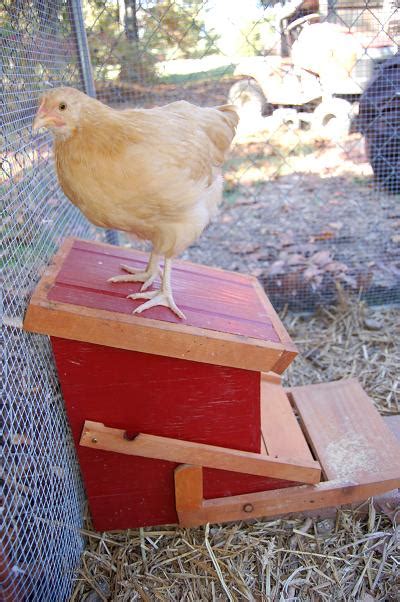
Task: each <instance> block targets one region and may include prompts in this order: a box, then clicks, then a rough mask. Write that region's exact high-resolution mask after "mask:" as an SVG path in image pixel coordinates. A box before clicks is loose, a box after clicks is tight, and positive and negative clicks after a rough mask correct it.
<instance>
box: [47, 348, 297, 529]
mask: <svg viewBox="0 0 400 602" xmlns="http://www.w3.org/2000/svg"><path fill="white" fill-rule="evenodd" d="M52 344H53V349H54V353H55V358H56V363H57V368H58V373H59V377H60V381H61V387H62V391H63V395H64V399H65V403H66V409H67V414H68V418H69V422H70V424H71V428H72V432H73V436H74V440H75V445H76V447H77V451H78V456H79V461H80V465H81V469H82V473H83V478H84V482H85V488H86V492H87V495H88V498H89V505H90V509H91V513H92V517H93V521H94V526H95V528H96V529H98V530H111V529H125V528H128V527H131V528H133V527H138V526H145V525H156V524H165V523H175V522H177V515H176V512H175V500H174V480H173V471H174V468H175V466H176V465H175V464H173V463H170V462H163V461H160V460H153V459H148V458H138V457H132V456H124V455H122V454H117V453H110V452H105V451H101V450H98V451H97V450H93V449H89V448H86V447H80V446H79V439H80V435H81V432H82V428H83V423H84V421H85V419H89V420H95V421H99V422H104V423H105V424H107V425H108V426H111V427H115V428H125V429H127V430H128V431H131V432H144V433H151V434H154V435H162V436H170V437H176V438H179V439H185V440H188V441H195V442H196V441H197V442H201V443H209V444H214V445H221V446H224V447H234V448H236V449H243V450H246V451H260V374H259V373H257V372H253V371H247V370H239V369H234V368H228V367H223V366H214V365H209V364H203V363H198V362H190V361H187V360H178V359H174V358H168V357H161V356H157V355H150V354H144V353H139V352H135V351H125V350H121V349H115V348H111V347H105V346H100V345H93V344H90V343H80V342H77V341H72V340H65V339H59V338H52ZM290 485H293V483H287V482H282V481H273V480H272V479H267V478H264V477H255V476H251V475H240V474H237V473H230V472H227V471H217V470H213V469H206V470H205V496H206V497H208V498H210V497H221V496H223V495H233V494H239V493H246V492H250V491H262V490H265V489H270V488H276V487H281V486H290Z"/></svg>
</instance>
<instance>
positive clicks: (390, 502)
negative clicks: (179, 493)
mask: <svg viewBox="0 0 400 602" xmlns="http://www.w3.org/2000/svg"><path fill="white" fill-rule="evenodd" d="M398 317H399V314H398V310H396V309H393V308H392V309H379V310H372V309H370V308H365V307H364V306H363V305H361V304H351V305H347V304H346V302H345V301H343V303H342V304H341V306H339V307H337V308H335V309H324V310H321V311H320V312H319V313H317V314H315V315H313V316H299V315H295V314H287V315H286V316H285V322H286V326H287V327H288V329H289V331H290V333H291V335H292V336H293V338H294V339H295V340H296V342H297V344H298V347H299V349H300V350H301V352H302V355H301V356H300V357H299V358H297V359H296V361H295V362H294V364H293V365H292V367H291V368H290V369H289V370H288V373H287V378H286V384H288V385H289V384H290V385H295V384H306V383H311V382H318V381H327V380H333V379H337V378H342V377H351V376H357V377H358V378H359V379H360V380H361V382H362V384H363V386H364V387H365V388H366V390H367V391H368V393H369V394H370V395H371V396H372V397H373V398H374V400H375V402H376V404H377V407H378V408H379V410H380V411H381V412H382V413H383V414H395V413H399V412H400V407H399V406H400V404H399V393H398V390H397V387H398V380H396V379H398V374H399V364H400V349H399V343H398V341H399V340H400V337H399V335H400V332H399V330H400V325H399V319H398ZM398 500H399V498H398V497H396V496H392V497H391V498H388V499H387V500H386V501H381V502H375V503H373V502H372V501H369V502H366V503H365V504H362V505H360V506H359V508H358V509H356V510H345V511H339V512H337V513H336V515H335V514H334V513H325V514H324V515H322V516H319V517H318V516H313V517H312V516H297V517H293V518H289V519H277V520H268V521H262V520H259V521H250V522H247V523H244V522H243V523H239V522H238V523H230V524H228V525H210V526H209V527H208V526H206V527H200V528H197V529H180V528H178V527H155V528H146V529H138V530H133V531H126V532H120V533H103V534H100V533H96V532H94V531H92V530H91V526H90V520H89V519H87V524H86V527H85V530H84V531H83V533H84V535H85V536H86V541H87V547H86V550H85V552H84V554H83V558H82V565H81V567H80V569H79V571H78V574H77V576H76V585H75V590H74V592H73V594H72V597H71V601H80V600H86V601H87V602H98V601H101V600H118V601H126V602H127V601H133V600H143V601H145V602H147V601H153V600H154V601H155V600H165V601H177V602H178V601H179V602H181V601H186V600H188V601H193V602H200V601H206V602H208V601H212V600H235V601H236V600H237V601H239V600H257V601H265V602H275V601H277V602H281V601H292V602H295V601H296V602H297V601H298V602H309V601H310V602H314V601H318V602H319V601H325V600H326V601H346V602H347V601H349V600H354V601H358V602H372V601H373V600H380V601H382V602H383V601H384V602H395V601H396V602H397V601H398V600H399V599H400V526H398V525H399V523H400V505H399V503H398ZM360 510H361V511H362V512H360Z"/></svg>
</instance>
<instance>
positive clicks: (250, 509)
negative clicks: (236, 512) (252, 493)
mask: <svg viewBox="0 0 400 602" xmlns="http://www.w3.org/2000/svg"><path fill="white" fill-rule="evenodd" d="M253 510H254V506H253V504H245V505H244V506H243V512H253Z"/></svg>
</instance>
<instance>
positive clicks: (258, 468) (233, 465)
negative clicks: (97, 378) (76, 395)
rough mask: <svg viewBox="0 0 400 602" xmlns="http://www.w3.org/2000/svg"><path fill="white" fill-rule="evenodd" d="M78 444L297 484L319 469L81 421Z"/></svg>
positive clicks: (317, 473) (317, 474)
mask: <svg viewBox="0 0 400 602" xmlns="http://www.w3.org/2000/svg"><path fill="white" fill-rule="evenodd" d="M80 445H82V446H84V447H90V448H92V449H101V450H105V451H110V452H117V453H120V454H128V455H132V456H142V457H144V458H156V459H159V460H167V461H169V462H178V463H182V464H192V465H195V466H204V467H208V468H217V469H220V470H229V471H232V472H240V473H244V474H253V475H258V476H264V477H271V478H275V479H283V480H286V481H295V482H300V483H318V482H319V480H320V476H321V467H320V465H319V464H318V462H315V461H314V460H312V459H311V460H310V459H306V460H301V459H299V460H297V459H290V458H285V457H279V458H274V457H271V456H267V455H264V454H257V453H253V452H245V451H241V450H237V449H228V448H225V447H218V446H215V445H206V444H204V443H193V442H191V441H182V440H180V439H172V438H169V437H159V436H156V435H148V434H144V433H138V434H135V436H134V437H133V438H130V439H128V438H127V435H126V431H125V430H121V429H115V428H110V427H107V426H105V425H104V424H102V423H100V422H93V421H90V420H86V421H85V425H84V427H83V431H82V436H81V439H80Z"/></svg>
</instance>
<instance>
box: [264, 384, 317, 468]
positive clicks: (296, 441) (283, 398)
mask: <svg viewBox="0 0 400 602" xmlns="http://www.w3.org/2000/svg"><path fill="white" fill-rule="evenodd" d="M274 381H275V382H274ZM261 431H262V435H263V439H264V443H265V447H266V450H267V453H268V454H269V455H271V456H275V457H278V458H279V457H281V456H282V457H286V458H293V459H296V460H307V461H311V460H313V457H312V454H311V452H310V448H309V446H308V444H307V441H306V440H305V437H304V435H303V432H302V430H301V428H300V426H299V423H298V422H297V420H296V417H295V415H294V413H293V409H292V406H291V405H290V402H289V399H288V397H287V395H286V393H285V390H284V388H283V387H282V385H281V384H278V383H277V382H276V378H275V379H274V378H273V377H271V376H269V375H268V374H263V375H261Z"/></svg>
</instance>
